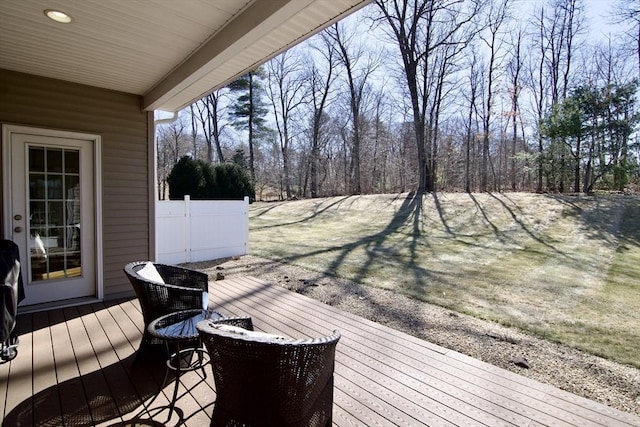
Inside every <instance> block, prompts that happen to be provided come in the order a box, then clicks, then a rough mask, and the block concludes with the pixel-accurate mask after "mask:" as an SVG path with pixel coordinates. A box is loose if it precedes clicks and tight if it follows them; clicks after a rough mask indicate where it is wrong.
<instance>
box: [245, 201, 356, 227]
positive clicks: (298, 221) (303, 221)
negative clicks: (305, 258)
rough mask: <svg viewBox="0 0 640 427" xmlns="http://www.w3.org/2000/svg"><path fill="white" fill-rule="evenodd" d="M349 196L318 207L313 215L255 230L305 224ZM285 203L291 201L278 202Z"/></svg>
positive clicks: (267, 210) (260, 214)
mask: <svg viewBox="0 0 640 427" xmlns="http://www.w3.org/2000/svg"><path fill="white" fill-rule="evenodd" d="M348 198H349V197H348V196H344V197H341V198H339V199H336V200H335V201H334V202H332V203H329V204H327V205H326V206H324V207H323V208H322V209H316V210H314V211H313V212H312V213H311V215H308V216H306V217H304V218H301V219H299V220H297V221H291V222H283V223H281V224H275V225H272V224H270V225H265V226H264V227H256V228H254V230H261V229H264V228H274V227H286V226H290V225H293V224H303V223H305V222H309V221H311V220H313V219H314V218H317V217H318V216H320V215H322V214H323V213H324V212H326V211H328V210H329V209H330V208H332V207H336V206H339V205H340V204H342V203H343V202H345V201H346V200H347V199H348ZM284 203H290V202H280V203H278V206H280V205H283V204H284ZM276 207H277V206H273V207H269V208H268V209H265V210H263V211H262V212H261V213H259V214H258V215H255V216H254V218H259V217H261V216H262V215H264V214H266V213H267V212H269V211H271V210H273V209H275V208H276Z"/></svg>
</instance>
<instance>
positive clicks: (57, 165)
mask: <svg viewBox="0 0 640 427" xmlns="http://www.w3.org/2000/svg"><path fill="white" fill-rule="evenodd" d="M47 172H62V150H56V149H51V148H48V149H47Z"/></svg>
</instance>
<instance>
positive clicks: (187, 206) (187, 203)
mask: <svg viewBox="0 0 640 427" xmlns="http://www.w3.org/2000/svg"><path fill="white" fill-rule="evenodd" d="M184 246H185V248H184V250H185V251H186V253H185V254H184V256H185V262H191V196H189V195H188V194H185V196H184Z"/></svg>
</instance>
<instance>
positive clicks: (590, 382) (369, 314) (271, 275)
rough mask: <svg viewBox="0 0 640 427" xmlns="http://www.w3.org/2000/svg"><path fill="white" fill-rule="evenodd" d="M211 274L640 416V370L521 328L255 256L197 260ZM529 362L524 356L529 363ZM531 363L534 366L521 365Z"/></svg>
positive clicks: (194, 264)
mask: <svg viewBox="0 0 640 427" xmlns="http://www.w3.org/2000/svg"><path fill="white" fill-rule="evenodd" d="M189 266H190V268H196V269H199V270H202V271H204V272H206V273H207V274H208V275H209V277H210V278H211V280H216V277H217V276H218V274H219V273H221V274H222V275H223V276H224V277H232V276H235V275H245V276H247V275H249V276H254V277H258V278H260V279H262V280H266V281H268V282H271V283H273V284H278V285H280V286H282V287H284V288H287V289H289V290H292V291H294V292H298V293H301V294H304V295H307V296H309V297H311V298H314V299H316V300H319V301H322V302H324V303H326V304H329V305H332V306H334V307H337V308H339V309H341V310H344V311H347V312H350V313H353V314H356V315H359V316H362V317H365V318H367V319H370V320H372V321H374V322H378V323H381V324H383V325H386V326H389V327H391V328H394V329H397V330H399V331H402V332H405V333H408V334H410V335H413V336H416V337H418V338H421V339H424V340H427V341H430V342H433V343H435V344H438V345H441V346H443V347H446V348H449V349H452V350H455V351H458V352H460V353H464V354H467V355H469V356H471V357H475V358H477V359H480V360H483V361H485V362H488V363H491V364H493V365H496V366H499V367H502V368H505V369H508V370H510V371H513V372H517V373H518V374H521V375H523V376H526V377H529V378H533V379H535V380H538V381H541V382H544V383H547V384H551V385H554V386H556V387H559V388H561V389H563V390H566V391H569V392H571V393H575V394H577V395H579V396H583V397H585V398H588V399H592V400H595V401H598V402H600V403H603V404H605V405H609V406H611V407H614V408H617V409H620V410H622V411H627V412H630V413H633V414H636V415H640V370H638V369H635V368H632V367H629V366H626V365H621V364H618V363H614V362H611V361H609V360H606V359H603V358H600V357H596V356H593V355H590V354H587V353H584V352H581V351H578V350H576V349H573V348H571V347H567V346H563V345H559V344H556V343H552V342H549V341H546V340H543V339H540V338H536V337H533V336H531V335H529V334H526V333H524V332H523V331H521V330H519V329H516V328H507V327H504V326H501V325H499V324H496V323H493V322H487V321H483V320H480V319H477V318H474V317H471V316H466V315H464V314H460V313H456V312H453V311H451V310H448V309H445V308H442V307H439V306H436V305H432V304H428V303H424V302H420V301H417V300H415V299H411V298H408V297H406V296H403V295H398V294H396V293H394V292H392V291H388V290H383V289H377V288H371V287H367V286H362V285H359V284H357V283H353V282H350V281H348V280H344V279H340V278H335V277H331V276H327V275H325V274H321V273H317V272H313V271H309V270H306V269H303V268H300V267H296V266H293V265H289V264H283V263H279V262H274V261H270V260H267V259H263V258H258V257H254V256H244V257H241V258H234V259H227V260H216V261H210V262H201V263H192V264H189ZM523 361H524V362H525V363H522V362H523ZM525 365H528V368H526V367H522V366H525Z"/></svg>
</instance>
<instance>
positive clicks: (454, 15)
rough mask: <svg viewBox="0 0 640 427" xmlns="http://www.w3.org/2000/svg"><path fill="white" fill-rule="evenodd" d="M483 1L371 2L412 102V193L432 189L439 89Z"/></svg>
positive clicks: (472, 29) (468, 37)
mask: <svg viewBox="0 0 640 427" xmlns="http://www.w3.org/2000/svg"><path fill="white" fill-rule="evenodd" d="M482 3H483V1H481V0H470V1H467V2H461V1H459V0H415V1H409V0H376V4H377V5H378V8H379V10H380V12H381V14H382V21H383V22H385V23H386V24H387V26H386V27H383V28H384V29H385V31H387V32H388V34H389V36H390V37H391V38H392V39H394V40H395V41H396V42H397V44H398V49H399V52H400V57H401V61H402V69H403V71H404V78H405V79H406V84H407V86H406V88H407V91H408V95H409V99H410V100H411V111H412V114H413V125H414V131H415V136H416V137H415V140H416V144H417V156H418V159H417V160H418V188H417V191H418V192H420V193H422V192H425V191H426V192H429V191H433V190H434V189H435V171H434V170H433V168H432V165H433V159H432V158H430V156H433V155H434V154H435V153H434V150H433V145H432V144H434V143H435V142H436V140H434V139H433V138H434V137H437V123H438V120H439V114H440V112H441V106H442V100H443V96H444V94H445V91H444V90H443V87H442V84H443V83H444V81H445V76H446V75H447V73H448V72H450V68H449V67H450V65H451V63H452V60H453V58H454V57H455V56H456V55H457V54H458V53H459V52H460V51H461V50H462V49H464V47H465V46H466V45H467V44H468V43H469V41H470V40H471V37H472V36H473V35H474V34H475V32H476V31H477V28H476V27H474V25H472V24H474V19H475V18H476V17H477V16H478V13H479V11H480V9H481V7H482Z"/></svg>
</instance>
